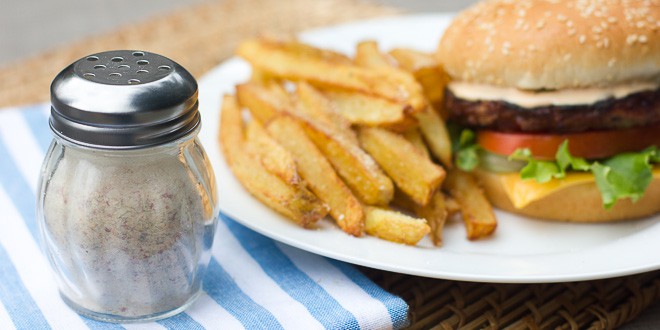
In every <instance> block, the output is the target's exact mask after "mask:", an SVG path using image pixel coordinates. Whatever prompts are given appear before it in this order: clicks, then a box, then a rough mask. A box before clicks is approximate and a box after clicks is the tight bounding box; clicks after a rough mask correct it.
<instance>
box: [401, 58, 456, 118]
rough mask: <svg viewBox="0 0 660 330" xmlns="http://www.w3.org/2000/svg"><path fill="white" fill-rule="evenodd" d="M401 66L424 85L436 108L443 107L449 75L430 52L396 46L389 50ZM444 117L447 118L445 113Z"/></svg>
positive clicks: (425, 93)
mask: <svg viewBox="0 0 660 330" xmlns="http://www.w3.org/2000/svg"><path fill="white" fill-rule="evenodd" d="M389 55H390V56H392V57H393V58H394V59H395V60H396V62H397V63H398V64H399V67H400V68H402V69H404V70H406V71H408V72H411V73H412V74H413V75H414V76H415V79H416V80H417V81H418V82H419V83H420V84H421V85H422V89H423V90H424V95H425V96H426V98H427V99H428V100H429V102H430V103H431V104H432V105H433V106H434V107H435V108H436V109H443V108H442V107H441V106H442V100H443V98H444V91H445V86H446V85H447V84H448V83H449V75H448V74H447V73H446V72H445V70H444V69H443V68H442V66H441V65H440V64H439V63H438V62H437V61H436V60H435V58H433V55H431V54H430V53H423V52H419V51H416V50H412V49H404V48H396V49H393V50H391V51H390V52H389ZM442 114H443V118H447V116H446V114H445V113H442Z"/></svg>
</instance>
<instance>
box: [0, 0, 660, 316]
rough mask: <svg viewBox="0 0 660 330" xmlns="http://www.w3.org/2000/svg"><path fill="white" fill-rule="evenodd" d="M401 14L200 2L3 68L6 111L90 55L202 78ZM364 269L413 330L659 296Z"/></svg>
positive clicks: (644, 278)
mask: <svg viewBox="0 0 660 330" xmlns="http://www.w3.org/2000/svg"><path fill="white" fill-rule="evenodd" d="M255 8H258V10H256V9H255ZM396 14H400V10H398V9H394V8H390V7H384V6H378V5H373V4H369V3H364V2H358V1H354V0H335V1H329V0H319V1H307V0H289V1H279V0H224V1H217V2H212V3H208V4H203V5H198V6H195V7H191V8H188V9H185V10H181V11H178V12H176V13H174V14H170V15H165V16H161V17H157V18H155V19H151V20H149V21H146V22H144V23H140V24H135V25H132V26H127V27H125V28H122V29H120V30H118V31H116V32H113V33H110V34H106V35H101V36H97V37H92V38H88V39H85V40H82V41H79V42H76V43H73V44H71V45H69V46H67V47H64V48H60V49H56V50H53V51H50V52H47V53H44V54H41V55H39V56H36V57H33V58H29V59H25V60H23V61H21V62H18V63H14V64H12V65H10V66H6V67H4V68H1V69H0V106H12V105H23V104H30V103H35V102H44V101H48V98H49V85H50V82H51V80H52V79H53V77H54V76H55V74H56V73H57V72H59V71H60V70H61V69H62V68H64V67H65V66H66V65H68V64H70V63H72V62H73V61H75V60H77V59H78V58H80V57H82V56H85V55H87V54H90V53H93V52H98V51H102V50H108V49H142V50H148V51H153V52H156V53H160V54H166V55H167V56H168V57H171V58H172V59H173V60H175V61H177V62H179V63H180V64H182V65H183V66H184V67H186V68H187V69H188V70H189V71H191V72H192V73H193V75H195V76H196V77H198V78H199V77H200V76H201V75H202V74H203V73H204V72H206V71H207V70H208V69H210V68H212V67H214V66H216V65H217V64H218V63H220V62H221V61H222V60H223V59H226V58H228V57H229V56H231V55H232V54H233V51H234V48H235V47H236V45H237V44H238V42H239V41H240V40H242V39H243V38H246V37H250V36H254V35H258V34H261V33H273V32H275V33H295V32H299V31H302V30H305V29H309V28H312V27H317V26H325V25H331V24H336V23H340V22H346V21H351V20H356V19H362V18H369V17H378V16H387V15H396ZM360 269H361V270H362V271H363V272H364V273H365V274H366V275H367V276H369V277H370V278H371V279H373V280H374V281H375V282H376V283H378V284H379V285H381V286H382V287H383V288H385V289H386V290H388V291H390V292H392V293H395V294H398V295H400V296H401V297H403V299H405V300H406V301H407V302H408V304H409V305H410V308H411V311H410V318H411V320H412V324H411V328H414V329H428V328H436V329H456V328H462V329H500V328H508V329H537V328H539V329H546V328H559V329H613V328H616V327H618V326H620V325H621V324H624V323H626V322H628V321H630V320H632V319H634V318H636V317H637V316H638V315H639V314H640V313H641V312H642V311H643V310H645V309H646V308H647V307H648V306H649V305H650V304H652V303H653V302H655V301H657V300H659V297H660V272H651V273H645V274H640V275H634V276H627V277H621V278H614V279H607V280H599V281H587V282H576V283H557V284H533V285H528V284H490V283H470V282H458V281H446V280H437V279H428V278H421V277H415V276H409V275H402V274H396V273H390V272H385V271H379V270H373V269H368V268H360Z"/></svg>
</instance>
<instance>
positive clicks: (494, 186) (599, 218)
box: [474, 170, 660, 222]
mask: <svg viewBox="0 0 660 330" xmlns="http://www.w3.org/2000/svg"><path fill="white" fill-rule="evenodd" d="M474 173H475V175H476V176H477V179H478V180H479V183H480V184H481V185H482V188H483V189H484V192H485V193H486V196H488V199H489V200H490V202H491V203H493V205H494V206H496V207H497V208H499V209H502V210H505V211H509V212H512V213H516V214H521V215H525V216H528V217H532V218H537V219H545V220H559V221H570V222H612V221H621V220H632V219H639V218H643V217H647V216H649V215H653V214H656V213H660V203H659V202H658V201H660V179H658V178H654V179H653V181H651V184H650V185H649V187H648V188H647V189H646V192H645V193H644V197H642V198H641V199H639V200H638V201H637V202H636V203H633V202H632V201H631V200H630V199H623V200H619V201H618V202H617V203H616V204H614V206H613V207H612V208H611V209H609V210H606V209H605V208H603V206H602V203H603V202H602V200H601V197H600V191H599V190H598V187H597V186H596V183H595V182H589V183H583V184H579V185H575V186H570V187H568V188H564V189H561V190H558V191H556V192H555V193H553V194H550V195H548V196H546V197H544V198H542V199H540V200H537V201H535V202H532V203H530V204H529V205H527V206H525V207H523V208H521V209H518V208H516V207H515V206H513V204H512V203H511V200H510V199H509V197H508V196H507V194H506V193H505V192H504V186H503V185H502V181H501V180H500V178H501V174H498V173H493V172H488V171H483V170H477V171H474Z"/></svg>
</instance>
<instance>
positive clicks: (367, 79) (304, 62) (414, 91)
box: [237, 39, 426, 111]
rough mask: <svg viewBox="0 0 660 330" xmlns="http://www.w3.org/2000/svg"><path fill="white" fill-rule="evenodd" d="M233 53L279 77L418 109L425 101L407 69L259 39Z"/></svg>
mask: <svg viewBox="0 0 660 330" xmlns="http://www.w3.org/2000/svg"><path fill="white" fill-rule="evenodd" d="M237 53H238V55H239V56H241V57H242V58H244V59H245V60H247V61H248V62H250V63H251V64H252V65H253V66H254V67H256V68H258V69H259V70H261V71H264V72H266V73H268V74H271V75H274V76H276V77H279V78H283V79H287V80H291V81H301V80H303V81H307V82H309V83H310V84H312V85H315V86H319V87H323V88H331V89H343V90H349V91H356V92H360V93H363V94H368V95H373V96H378V97H381V98H384V99H387V100H391V101H393V102H399V103H408V104H410V106H411V107H412V109H413V110H414V111H422V110H423V109H424V107H425V105H426V102H425V100H424V96H423V91H422V88H421V85H419V83H417V82H416V81H415V79H414V77H412V75H410V74H407V73H400V74H392V70H373V69H367V68H362V67H359V66H357V65H353V64H346V63H337V62H332V61H324V60H323V59H321V58H318V57H316V56H302V55H301V54H299V53H296V52H292V51H290V50H287V49H283V48H276V47H269V45H268V44H267V43H266V42H265V41H264V40H262V39H251V40H247V41H244V42H242V43H241V44H240V45H239V47H238V49H237Z"/></svg>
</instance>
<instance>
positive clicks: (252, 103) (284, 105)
mask: <svg viewBox="0 0 660 330" xmlns="http://www.w3.org/2000/svg"><path fill="white" fill-rule="evenodd" d="M236 97H237V98H238V102H239V104H240V105H241V106H243V107H246V108H247V109H248V110H250V113H251V114H252V116H253V117H254V118H256V119H257V120H258V121H259V122H261V123H262V124H263V123H265V122H267V121H269V120H270V119H271V118H273V117H275V115H277V114H278V113H281V112H286V111H287V109H290V108H291V104H290V100H289V99H288V98H285V97H284V95H282V94H281V93H280V92H279V91H278V90H277V88H276V87H274V88H269V87H267V86H265V85H259V84H256V83H251V82H250V83H245V84H240V85H237V86H236Z"/></svg>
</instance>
